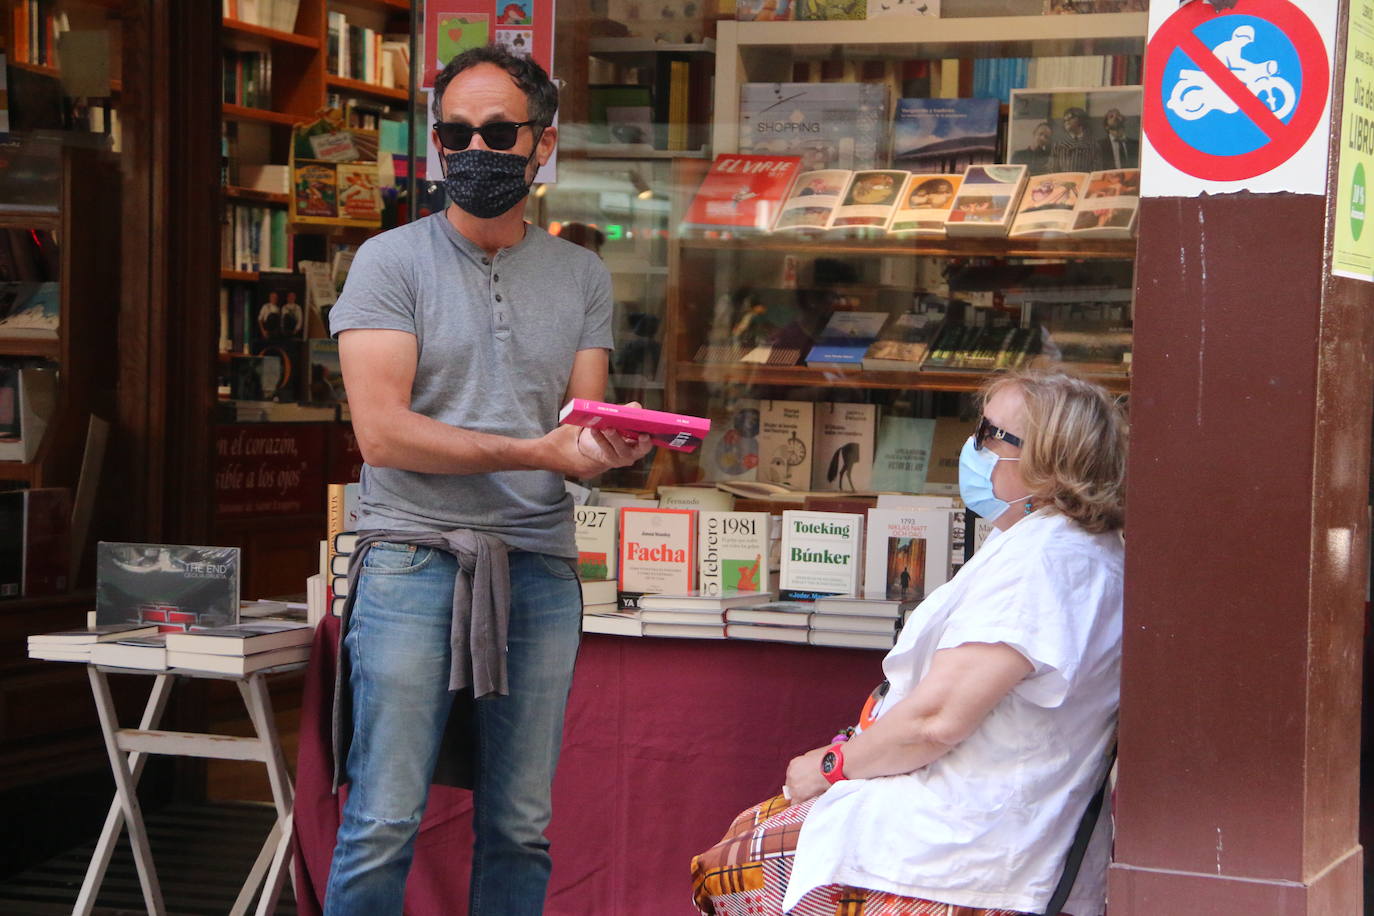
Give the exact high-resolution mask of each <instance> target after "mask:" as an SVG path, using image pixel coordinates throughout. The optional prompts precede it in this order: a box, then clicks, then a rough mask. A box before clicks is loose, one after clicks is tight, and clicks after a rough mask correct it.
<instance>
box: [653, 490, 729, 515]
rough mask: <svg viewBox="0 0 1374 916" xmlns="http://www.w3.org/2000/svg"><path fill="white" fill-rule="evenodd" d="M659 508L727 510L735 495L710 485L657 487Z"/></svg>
mask: <svg viewBox="0 0 1374 916" xmlns="http://www.w3.org/2000/svg"><path fill="white" fill-rule="evenodd" d="M658 505H659V508H661V509H696V510H698V511H708V512H728V511H730V510H731V509H733V508H734V506H735V497H734V496H733V495H732V494H730V493H726V492H725V491H724V490H717V489H716V488H715V487H712V486H702V487H688V486H668V485H664V486H661V487H659V488H658Z"/></svg>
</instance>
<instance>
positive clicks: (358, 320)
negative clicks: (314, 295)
mask: <svg viewBox="0 0 1374 916" xmlns="http://www.w3.org/2000/svg"><path fill="white" fill-rule="evenodd" d="M358 328H374V329H381V330H388V331H405V332H407V333H409V334H417V336H418V332H417V329H416V327H415V285H414V276H413V272H412V271H411V264H410V260H409V258H407V257H405V256H403V255H402V254H400V253H399V252H397V250H396V248H395V247H394V246H392V245H390V244H388V242H387V240H385V239H383V238H382V237H380V236H378V237H375V238H371V239H368V240H367V241H366V242H364V243H363V244H362V247H360V248H359V249H358V253H357V254H356V255H354V257H353V264H352V265H351V266H350V267H349V269H348V279H347V281H345V282H344V288H343V292H341V293H340V294H339V301H338V302H336V303H334V307H333V308H331V309H330V310H329V332H330V333H331V334H332V335H334V336H335V337H337V336H339V333H340V332H341V331H350V330H355V329H358Z"/></svg>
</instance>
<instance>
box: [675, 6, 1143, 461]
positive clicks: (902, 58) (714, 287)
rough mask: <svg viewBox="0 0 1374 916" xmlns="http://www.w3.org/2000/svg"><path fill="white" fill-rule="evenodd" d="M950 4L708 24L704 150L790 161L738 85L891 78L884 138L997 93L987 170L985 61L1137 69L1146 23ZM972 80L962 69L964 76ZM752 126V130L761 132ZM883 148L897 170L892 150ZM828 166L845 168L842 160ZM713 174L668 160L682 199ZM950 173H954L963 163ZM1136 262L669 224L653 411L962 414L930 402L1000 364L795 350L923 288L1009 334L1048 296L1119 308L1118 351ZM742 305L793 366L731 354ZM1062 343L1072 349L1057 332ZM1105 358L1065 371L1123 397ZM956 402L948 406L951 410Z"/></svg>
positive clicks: (1003, 153)
mask: <svg viewBox="0 0 1374 916" xmlns="http://www.w3.org/2000/svg"><path fill="white" fill-rule="evenodd" d="M955 6H956V4H954V3H946V10H945V12H944V15H945V16H947V17H949V18H927V17H892V18H884V19H878V20H855V21H827V22H798V21H783V22H756V21H734V20H722V21H720V22H719V23H717V24H716V30H715V61H716V71H715V84H714V119H713V128H712V139H711V149H712V151H713V153H714V154H715V155H716V156H720V155H721V154H722V153H733V152H740V153H745V152H751V153H754V154H759V153H764V154H774V155H782V154H787V153H794V154H795V152H796V151H795V150H788V149H780V148H778V147H776V146H775V147H772V148H763V149H760V148H758V147H751V146H750V143H749V141H751V140H752V141H755V142H757V141H756V138H752V137H748V136H746V135H745V131H746V130H748V129H749V124H750V123H751V122H749V120H748V112H747V111H746V110H745V106H744V105H742V103H741V95H742V93H741V88H742V87H744V86H745V85H746V84H778V83H790V82H798V81H803V82H805V81H810V82H817V77H820V80H819V81H821V82H851V83H853V82H886V83H887V85H888V92H889V99H888V105H889V108H888V111H889V116H888V118H887V120H886V124H885V126H886V128H887V129H888V130H889V131H890V130H892V124H893V121H892V114H891V113H892V112H893V111H894V110H895V108H896V100H897V98H898V97H908V96H916V97H921V96H928V97H930V98H949V97H955V96H960V97H969V96H970V95H971V94H974V95H981V96H982V97H985V98H987V97H997V98H999V99H1000V102H1001V106H1000V107H1001V113H1000V117H999V128H1000V130H999V134H1000V136H999V137H998V140H997V142H998V150H997V158H996V159H985V160H982V161H986V162H1006V161H1008V158H1009V153H1008V152H1007V149H1008V144H1007V140H1006V133H1007V132H1006V129H1005V128H1006V123H1007V114H1008V104H1007V103H1008V98H1007V97H1006V95H1005V94H1003V93H1002V92H1000V91H995V92H994V91H987V90H986V88H985V89H984V91H983V92H977V93H970V92H969V91H968V86H967V81H968V73H969V71H970V70H972V71H973V72H974V73H975V74H976V73H979V72H981V71H984V68H986V69H988V70H995V69H996V67H997V66H998V63H997V61H999V60H1001V59H1005V58H1022V59H1025V58H1029V59H1031V61H1032V62H1036V61H1038V60H1039V59H1042V58H1054V59H1055V60H1056V61H1062V60H1066V59H1069V58H1074V57H1086V56H1099V57H1100V58H1101V59H1103V60H1107V61H1110V60H1111V59H1112V56H1117V59H1118V61H1119V60H1122V59H1128V58H1129V59H1132V60H1136V61H1138V55H1141V54H1142V53H1143V50H1144V35H1145V29H1146V17H1145V14H1144V13H1095V14H1083V15H1071V16H1050V15H1017V16H1000V15H999V16H977V17H966V18H958V11H957V9H953V10H952V9H950V7H955ZM990 62H991V63H990ZM942 64H943V65H944V67H945V72H946V74H948V73H949V72H950V65H951V64H953V65H954V67H953V71H954V72H955V73H956V74H957V72H958V68H959V66H960V65H962V67H963V68H964V76H963V82H962V83H961V84H959V88H960V90H962V91H956V90H955V89H954V86H955V84H953V83H951V82H949V81H948V79H949V78H948V76H946V82H944V83H943V85H942V84H941V82H940V77H939V73H940V69H941V65H942ZM927 67H929V68H930V70H929V71H927V69H926V68H927ZM927 72H930V73H933V74H934V76H932V77H931V78H930V80H929V82H920V81H917V83H918V86H919V88H916V89H914V90H913V89H912V81H910V80H908V79H905V77H906V76H908V75H910V74H913V73H920V74H922V76H923V79H924V74H926V73H927ZM894 74H896V75H895V76H894ZM1116 77H1117V78H1113V79H1110V80H1106V79H1104V81H1103V85H1118V84H1120V83H1121V82H1122V80H1121V79H1120V78H1119V73H1118V74H1116ZM980 78H981V77H979V76H977V75H975V76H974V80H978V79H980ZM956 79H957V77H956ZM1018 85H1024V83H1022V84H1017V83H1012V86H1013V87H1016V86H1018ZM1060 88H1062V87H1060ZM1066 91H1081V90H1066ZM794 107H795V106H794ZM769 116H770V117H776V119H777V120H778V121H785V120H787V119H789V118H790V119H791V120H792V121H793V122H794V124H800V123H801V120H802V119H801V117H800V115H799V114H796V113H793V112H792V110H791V109H790V108H786V107H783V108H779V109H777V111H776V112H770V115H769ZM1058 116H1059V113H1058V112H1057V111H1056V112H1055V117H1056V118H1057V117H1058ZM758 126H759V131H762V130H763V125H762V124H761V123H760V124H759V125H758ZM799 129H800V128H799ZM893 146H894V150H893V155H894V159H895V143H894V144H893ZM879 149H880V152H879V154H878V157H877V159H876V161H874V162H873V163H871V164H862V165H854V166H852V167H853V168H856V169H859V168H876V169H883V168H906V167H907V166H904V165H903V164H900V163H895V162H892V163H890V162H889V160H888V159H887V158H886V157H885V150H886V146H884V145H880V147H879ZM975 161H977V160H975ZM835 167H837V166H836V164H835V163H833V162H832V163H829V164H825V165H809V166H808V165H805V164H804V165H803V166H802V168H803V170H805V169H806V168H835ZM839 167H841V168H845V167H850V166H846V165H844V164H843V163H841V164H839ZM709 168H710V163H709V162H706V161H679V162H677V163H676V174H675V176H674V183H675V185H676V186H677V187H678V188H679V189H680V190H681V192H682V193H683V195H685V196H686V197H687V198H690V197H691V196H692V192H693V190H694V189H696V188H697V187H698V185H700V183H701V180H702V178H703V176H705V175H706V173H707V172H708V170H709ZM909 170H911V171H918V172H924V171H929V172H939V171H942V169H939V168H911V169H909ZM943 171H948V169H944V170H943ZM956 171H962V166H961V167H959V168H957V169H956ZM1041 171H1042V172H1043V171H1045V170H1044V169H1042V170H1041ZM1033 174H1034V173H1033ZM674 225H675V227H676V226H678V225H679V224H677V223H675V224H674ZM1135 251H1136V242H1135V240H1134V239H1131V238H1121V239H1077V238H1071V237H1063V236H1061V237H1058V238H1053V237H1051V238H1020V239H1018V238H1007V237H1005V235H1003V236H998V237H979V238H968V237H963V238H959V237H926V236H922V237H919V238H917V237H915V236H912V235H906V236H903V235H896V236H894V235H890V234H885V233H883V232H882V231H881V230H877V231H874V230H853V229H851V230H847V231H845V230H839V231H837V230H834V229H831V230H829V231H778V230H774V231H773V232H771V233H769V232H761V231H755V230H752V229H750V228H747V227H745V228H741V229H739V230H738V231H732V230H728V229H721V228H717V229H710V228H703V227H701V226H692V225H687V226H682V227H681V228H680V229H676V230H675V233H674V238H673V242H672V245H671V251H670V258H669V263H670V271H669V272H670V282H669V291H670V292H669V301H668V325H667V329H666V338H665V344H664V352H665V361H666V364H667V371H666V376H665V386H666V392H665V405H666V409H668V410H671V411H675V412H682V413H695V414H711V413H714V412H717V411H719V410H720V408H721V406H722V404H728V403H730V402H731V401H733V400H735V399H738V398H765V399H799V400H812V401H825V400H838V401H844V402H852V401H872V402H875V403H879V404H884V405H891V404H893V403H895V402H898V401H906V402H907V403H908V405H909V404H910V403H911V401H912V396H908V395H905V394H903V392H921V393H927V392H929V393H931V394H930V395H929V396H923V395H917V396H915V403H916V404H917V405H918V406H917V408H916V409H917V410H918V411H920V410H932V409H935V410H937V411H939V412H941V413H943V412H946V411H950V410H954V409H960V410H963V409H965V408H966V407H967V406H968V405H967V401H964V402H957V401H951V400H948V399H943V398H941V397H940V395H939V393H940V392H949V393H952V394H956V395H957V394H958V393H967V392H974V391H977V390H978V389H979V388H980V387H981V386H982V384H983V383H984V382H985V381H986V379H987V377H988V375H989V374H990V372H991V371H994V369H995V367H996V366H999V365H1001V364H1000V363H999V362H997V361H996V360H993V359H991V358H985V359H983V360H982V361H981V364H979V365H978V366H977V367H974V368H968V367H963V368H954V367H951V366H934V365H932V361H930V360H927V361H926V362H925V363H924V364H923V365H921V366H920V367H915V366H912V367H907V368H904V369H901V370H894V369H884V370H882V371H874V370H872V369H866V368H865V367H864V365H863V363H862V362H860V363H857V364H855V365H852V366H845V365H826V366H807V365H806V362H805V360H806V354H807V351H808V349H809V347H810V346H811V344H812V343H813V342H814V341H815V340H816V338H817V336H818V335H819V334H820V333H821V331H822V329H823V328H824V327H825V325H826V321H827V318H828V317H829V316H830V315H831V313H832V312H833V311H838V310H856V311H864V310H875V311H878V312H888V313H889V314H891V315H892V316H894V317H895V316H897V315H898V314H900V313H902V312H904V311H906V310H907V309H909V308H912V302H913V299H917V300H919V299H920V298H921V296H922V294H933V295H936V296H938V297H940V298H947V299H950V300H959V301H960V302H961V307H963V306H967V307H968V310H969V311H968V312H967V314H977V317H978V318H979V320H983V319H984V318H985V317H987V316H995V320H996V321H1006V322H1008V323H1009V328H1015V327H1016V326H1017V325H1018V324H1019V325H1020V326H1021V327H1027V326H1029V327H1031V328H1035V327H1036V326H1038V325H1039V324H1040V322H1041V320H1042V313H1041V312H1039V311H1036V310H1037V309H1038V308H1039V307H1040V304H1041V302H1042V300H1047V301H1052V300H1054V299H1055V298H1056V297H1059V298H1061V299H1062V301H1063V302H1067V303H1074V302H1076V301H1079V300H1082V301H1087V300H1089V299H1091V298H1093V296H1094V295H1099V294H1100V296H1101V298H1103V299H1106V300H1110V301H1113V302H1116V303H1120V306H1119V308H1118V310H1117V313H1116V314H1117V315H1118V317H1119V316H1121V315H1124V318H1125V320H1124V322H1121V324H1122V325H1123V326H1118V327H1114V328H1112V331H1113V333H1114V334H1115V335H1116V337H1114V338H1113V340H1114V342H1115V343H1116V344H1117V345H1118V347H1120V346H1121V344H1122V335H1123V334H1124V335H1126V347H1127V349H1128V347H1129V316H1130V300H1131V290H1132V288H1133V285H1134V260H1135ZM1037 284H1038V285H1037ZM1055 307H1056V308H1061V311H1059V312H1055V313H1054V314H1055V315H1057V316H1063V315H1065V314H1067V313H1069V312H1075V314H1076V311H1075V307H1074V306H1072V305H1071V304H1070V305H1067V306H1059V305H1058V304H1056V305H1055ZM750 309H753V310H754V311H756V312H757V313H759V314H760V315H763V314H765V313H766V314H767V315H768V318H769V320H770V321H771V322H772V324H773V325H774V326H775V327H776V326H778V325H787V324H789V323H790V324H791V325H793V326H796V327H794V329H799V330H800V331H802V332H803V333H801V335H800V337H801V342H800V343H799V344H797V345H796V346H797V347H798V348H799V349H800V354H799V355H798V358H797V359H795V360H792V361H791V362H790V363H789V362H788V357H787V356H784V358H783V359H781V360H775V361H774V362H775V363H782V364H769V363H768V362H767V361H763V362H749V361H745V360H743V359H741V357H742V355H743V352H744V351H747V350H748V349H749V347H750V346H752V345H753V342H745V343H746V344H747V346H744V347H741V345H740V344H741V342H740V340H739V339H738V334H739V328H740V327H742V326H744V324H746V323H747V317H748V315H747V313H748V312H749V311H750ZM956 314H959V313H956ZM779 316H781V317H779ZM956 320H959V319H956ZM1059 327H1060V326H1057V325H1056V326H1055V329H1056V330H1058V329H1059ZM1008 333H1010V331H1009V332H1008ZM1046 336H1047V338H1048V336H1049V335H1048V334H1047V335H1046ZM1089 336H1090V335H1088V334H1086V333H1084V334H1083V335H1081V336H1078V337H1074V338H1073V340H1074V341H1075V342H1078V343H1080V344H1082V343H1083V342H1085V341H1086V345H1084V346H1083V349H1087V350H1091V347H1092V344H1093V343H1094V342H1093V341H1091V340H1089V339H1088V338H1089ZM1063 339H1064V340H1065V341H1068V340H1069V339H1070V335H1067V334H1066V335H1064V338H1063ZM933 348H934V347H933V344H932V349H933ZM1049 349H1050V348H1048V347H1046V348H1045V350H1042V352H1049ZM1068 350H1069V347H1068V346H1067V344H1066V346H1065V347H1064V358H1065V361H1066V362H1069V363H1073V362H1074V361H1075V360H1073V359H1071V358H1070V356H1069V352H1068ZM1051 355H1053V354H1051ZM1112 359H1115V362H1114V363H1112V362H1110V361H1109V360H1104V361H1102V362H1100V363H1093V362H1090V361H1089V360H1088V359H1087V358H1084V359H1081V360H1078V361H1077V362H1078V365H1077V370H1078V371H1079V372H1080V373H1081V374H1084V375H1087V376H1088V377H1091V378H1094V379H1095V380H1097V381H1099V382H1101V383H1102V384H1104V385H1105V386H1106V387H1108V388H1109V389H1110V390H1112V391H1114V392H1117V393H1121V394H1125V393H1127V392H1128V391H1129V387H1130V376H1129V367H1130V363H1129V354H1128V353H1127V354H1124V355H1123V354H1120V353H1119V352H1118V353H1117V354H1116V355H1114V356H1113V357H1112ZM932 399H934V400H932ZM956 404H960V406H959V407H957V408H956V407H955V405H956ZM919 405H923V406H919ZM677 470H678V476H680V477H684V478H686V479H691V478H692V477H693V476H695V473H696V471H695V470H694V469H693V468H691V467H683V466H682V465H681V464H679V467H678V469H677Z"/></svg>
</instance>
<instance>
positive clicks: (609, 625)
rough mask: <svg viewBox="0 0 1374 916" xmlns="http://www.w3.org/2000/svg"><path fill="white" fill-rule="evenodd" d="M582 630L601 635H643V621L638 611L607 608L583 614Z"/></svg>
mask: <svg viewBox="0 0 1374 916" xmlns="http://www.w3.org/2000/svg"><path fill="white" fill-rule="evenodd" d="M582 632H583V633H599V634H601V635H603V636H643V635H644V623H643V621H641V620H640V618H639V611H618V610H609V611H607V612H605V613H597V614H583V615H582Z"/></svg>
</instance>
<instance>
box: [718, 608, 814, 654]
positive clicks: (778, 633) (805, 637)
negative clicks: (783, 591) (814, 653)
mask: <svg viewBox="0 0 1374 916" xmlns="http://www.w3.org/2000/svg"><path fill="white" fill-rule="evenodd" d="M814 607H815V605H814V603H813V602H810V601H769V602H766V603H763V604H756V605H753V606H752V607H731V608H729V609H727V610H726V611H725V635H726V637H727V638H729V639H758V640H763V641H765V642H792V643H802V644H805V643H807V642H809V641H810V633H811V617H812V616H813V615H812V613H811V612H812V610H813V609H814Z"/></svg>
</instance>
